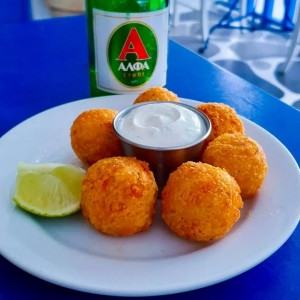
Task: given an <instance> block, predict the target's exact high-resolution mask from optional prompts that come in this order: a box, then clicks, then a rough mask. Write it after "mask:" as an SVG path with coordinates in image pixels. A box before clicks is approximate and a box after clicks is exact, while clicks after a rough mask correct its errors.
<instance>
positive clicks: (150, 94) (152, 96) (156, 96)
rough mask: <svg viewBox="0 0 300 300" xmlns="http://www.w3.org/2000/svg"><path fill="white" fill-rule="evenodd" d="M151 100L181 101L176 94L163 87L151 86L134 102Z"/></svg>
mask: <svg viewBox="0 0 300 300" xmlns="http://www.w3.org/2000/svg"><path fill="white" fill-rule="evenodd" d="M149 101H171V102H179V98H178V97H177V95H176V94H174V93H173V92H171V91H169V90H168V89H166V88H163V87H159V86H156V87H153V88H149V89H147V90H146V91H144V92H143V93H141V94H140V95H139V96H138V97H137V98H136V99H135V101H134V102H133V104H137V103H141V102H149Z"/></svg>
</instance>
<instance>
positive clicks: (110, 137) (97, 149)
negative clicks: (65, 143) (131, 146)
mask: <svg viewBox="0 0 300 300" xmlns="http://www.w3.org/2000/svg"><path fill="white" fill-rule="evenodd" d="M117 113H118V112H117V111H116V110H112V109H91V110H87V111H84V112H82V113H81V114H80V115H79V116H78V117H77V118H76V119H75V120H74V122H73V124H72V127H71V132H70V137H71V145H72V148H73V150H74V152H75V153H76V155H77V156H78V158H79V159H80V160H81V161H82V162H84V163H86V164H88V165H92V164H94V163H95V162H96V161H98V160H99V159H102V158H106V157H112V156H118V155H121V154H122V147H121V142H120V140H119V139H118V137H117V136H116V135H115V133H114V131H113V119H114V117H115V115H116V114H117Z"/></svg>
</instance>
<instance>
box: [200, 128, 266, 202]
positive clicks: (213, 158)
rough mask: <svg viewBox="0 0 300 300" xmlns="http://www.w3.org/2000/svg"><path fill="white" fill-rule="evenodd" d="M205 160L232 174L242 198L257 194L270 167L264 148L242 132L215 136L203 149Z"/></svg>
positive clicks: (203, 159) (203, 158)
mask: <svg viewBox="0 0 300 300" xmlns="http://www.w3.org/2000/svg"><path fill="white" fill-rule="evenodd" d="M202 161H203V162H205V163H208V164H211V165H214V166H217V167H220V168H223V169H225V170H226V171H227V172H228V173H229V174H230V175H231V176H233V177H234V178H235V180H236V181H237V183H238V184H239V186H240V188H241V195H242V197H243V198H248V197H251V196H253V195H255V193H256V192H257V191H258V189H259V188H260V187H261V186H262V184H263V181H264V179H265V176H266V173H267V170H268V166H267V160H266V156H265V153H264V150H263V148H262V147H261V146H260V145H259V144H258V143H257V142H256V141H254V140H253V139H251V138H249V137H247V136H245V135H242V134H240V133H231V134H230V133H225V134H222V135H220V136H219V137H217V138H216V139H214V140H213V141H212V142H211V143H210V144H209V145H208V147H207V148H206V150H205V152H204V153H203V156H202Z"/></svg>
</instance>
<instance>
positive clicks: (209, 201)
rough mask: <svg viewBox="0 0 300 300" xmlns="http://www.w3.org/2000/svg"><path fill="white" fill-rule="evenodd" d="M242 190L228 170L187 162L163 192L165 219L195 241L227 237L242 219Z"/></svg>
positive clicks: (170, 179) (172, 228) (168, 224)
mask: <svg viewBox="0 0 300 300" xmlns="http://www.w3.org/2000/svg"><path fill="white" fill-rule="evenodd" d="M242 207H243V202H242V198H241V196H240V188H239V186H238V184H237V183H236V181H235V180H234V178H233V177H231V176H230V175H229V174H228V173H227V172H226V171H225V170H222V169H220V168H218V167H214V166H211V165H208V164H204V163H201V162H198V163H195V162H186V163H184V164H182V165H181V166H180V167H178V168H177V169H176V170H175V171H174V172H173V173H171V174H170V176H169V179H168V181H167V184H166V185H165V187H164V189H163V192H162V218H163V220H164V221H165V223H166V224H167V226H168V227H169V228H170V229H171V230H172V231H173V232H174V233H175V234H177V235H178V236H180V237H182V238H185V239H189V240H192V241H210V240H215V239H219V238H221V237H223V236H224V235H225V234H226V233H227V232H228V231H229V230H230V229H231V228H232V226H233V225H234V224H235V222H236V221H237V220H238V219H239V217H240V209H241V208H242Z"/></svg>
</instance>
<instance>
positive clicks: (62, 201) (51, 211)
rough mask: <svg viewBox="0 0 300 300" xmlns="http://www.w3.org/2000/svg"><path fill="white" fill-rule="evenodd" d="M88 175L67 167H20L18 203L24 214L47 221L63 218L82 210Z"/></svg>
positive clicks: (52, 164) (14, 198) (15, 196)
mask: <svg viewBox="0 0 300 300" xmlns="http://www.w3.org/2000/svg"><path fill="white" fill-rule="evenodd" d="M84 175H85V171H84V170H83V169H81V168H79V167H75V166H73V165H66V164H55V163H47V164H26V163H20V164H19V165H18V171H17V183H16V191H15V195H14V197H13V200H14V202H15V203H16V204H17V205H18V206H20V207H21V208H23V209H24V210H26V211H28V212H31V213H33V214H36V215H40V216H45V217H63V216H67V215H70V214H72V213H75V212H76V211H78V210H79V209H80V197H81V182H82V179H83V177H84Z"/></svg>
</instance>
